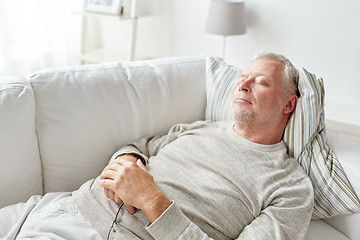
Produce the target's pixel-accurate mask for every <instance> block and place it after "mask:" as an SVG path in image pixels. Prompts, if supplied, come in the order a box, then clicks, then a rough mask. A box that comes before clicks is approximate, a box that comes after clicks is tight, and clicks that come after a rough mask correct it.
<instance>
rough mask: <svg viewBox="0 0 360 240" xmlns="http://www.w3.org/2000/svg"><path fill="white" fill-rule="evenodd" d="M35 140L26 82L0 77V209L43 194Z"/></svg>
mask: <svg viewBox="0 0 360 240" xmlns="http://www.w3.org/2000/svg"><path fill="white" fill-rule="evenodd" d="M37 142H38V141H37V136H36V133H35V103H34V94H33V91H32V88H31V86H30V83H29V82H28V81H27V80H26V79H25V78H23V77H7V78H5V77H4V78H0V166H1V168H0V193H1V198H0V208H1V207H4V206H6V205H9V204H12V203H16V202H20V201H26V200H27V199H28V198H29V197H30V196H31V195H34V194H42V193H43V185H42V176H41V163H40V157H39V148H38V144H37ZM9 183H11V184H9Z"/></svg>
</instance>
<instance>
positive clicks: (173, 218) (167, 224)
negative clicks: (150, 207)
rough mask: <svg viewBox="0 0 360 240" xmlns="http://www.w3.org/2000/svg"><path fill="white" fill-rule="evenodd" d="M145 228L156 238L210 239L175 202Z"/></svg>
mask: <svg viewBox="0 0 360 240" xmlns="http://www.w3.org/2000/svg"><path fill="white" fill-rule="evenodd" d="M146 230H147V231H148V232H149V233H150V234H151V235H152V236H153V237H154V239H157V240H162V239H164V240H167V239H179V240H180V239H183V240H185V239H199V240H201V239H203V240H205V239H212V238H209V237H208V236H207V235H206V234H205V233H204V232H203V231H201V229H200V228H199V227H198V226H196V225H195V224H194V223H192V222H191V221H190V220H189V219H188V218H187V217H186V216H185V215H184V214H183V212H182V211H181V210H180V208H179V207H178V206H177V205H176V203H175V202H172V204H171V205H170V207H168V209H167V210H166V211H165V212H163V214H162V215H161V216H160V217H159V218H158V219H156V221H155V222H153V223H152V224H151V225H148V226H147V227H146Z"/></svg>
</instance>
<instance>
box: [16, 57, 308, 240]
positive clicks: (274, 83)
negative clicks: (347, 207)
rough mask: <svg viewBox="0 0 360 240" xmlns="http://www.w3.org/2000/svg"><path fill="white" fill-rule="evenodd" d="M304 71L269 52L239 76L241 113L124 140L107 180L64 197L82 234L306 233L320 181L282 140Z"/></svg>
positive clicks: (237, 94) (265, 236)
mask: <svg viewBox="0 0 360 240" xmlns="http://www.w3.org/2000/svg"><path fill="white" fill-rule="evenodd" d="M297 79H298V72H297V70H296V69H295V68H294V67H293V65H292V64H291V63H290V62H289V61H288V60H287V59H286V58H285V57H283V56H281V55H277V54H273V53H266V54H260V55H258V56H256V57H255V58H254V59H253V61H252V62H251V64H250V65H249V66H248V67H247V68H246V69H245V70H244V71H243V72H242V73H241V75H240V77H239V79H238V80H239V83H238V87H237V89H236V91H235V92H234V96H233V102H232V108H233V113H234V119H235V121H224V122H210V121H198V122H195V123H192V124H178V125H175V126H174V127H172V128H171V129H170V131H169V132H168V133H167V134H166V135H164V136H157V137H145V138H142V139H140V140H138V141H136V142H134V143H132V144H129V145H128V146H125V147H123V148H121V149H120V150H119V151H118V152H116V153H115V154H114V157H113V158H112V160H111V161H110V162H109V164H108V166H106V167H105V168H104V170H103V172H102V173H101V175H100V176H99V177H98V178H96V179H93V180H90V181H88V182H86V183H85V184H83V185H82V186H81V187H80V189H79V190H77V191H75V192H73V193H72V194H71V195H67V196H65V197H64V198H63V199H60V200H59V201H58V202H60V203H61V202H62V203H64V202H69V201H73V202H76V205H75V204H73V205H75V207H77V208H78V209H79V210H80V213H81V214H80V216H76V217H73V220H72V224H73V226H77V227H78V228H77V229H80V230H78V234H80V235H78V236H83V237H84V238H86V239H90V238H92V239H97V238H107V239H264V240H265V239H266V240H267V239H286V240H288V239H303V238H304V236H305V233H306V231H307V228H308V225H309V223H310V219H311V213H312V207H313V189H312V185H311V182H310V180H309V178H308V177H307V176H306V174H305V173H304V171H303V170H302V168H301V167H300V166H299V165H298V164H297V162H296V160H295V159H293V158H291V157H289V156H288V155H287V149H286V147H285V145H284V143H283V142H282V141H281V139H282V135H283V132H284V129H285V126H286V124H287V121H288V119H289V116H290V114H291V112H292V111H293V110H294V109H295V106H296V103H297ZM145 165H146V167H145ZM69 199H70V200H69ZM75 207H74V206H73V208H75ZM65 212H66V210H65ZM80 218H81V219H80ZM82 218H84V219H82ZM51 221H52V220H51V218H50V221H49V224H51ZM55 223H56V222H53V223H52V225H58V224H55ZM34 224H35V223H34ZM34 224H33V225H34ZM25 225H26V224H25ZM81 226H83V227H82V228H81ZM30 227H31V224H30V225H29V224H28V225H27V228H28V229H29V228H30ZM87 227H90V228H91V229H92V230H91V231H89V230H86V231H85V230H84V231H83V230H82V229H85V228H87ZM94 229H95V230H94ZM81 231H83V232H81ZM20 233H21V232H20ZM20 235H21V234H20ZM23 236H26V234H25V233H24V232H23Z"/></svg>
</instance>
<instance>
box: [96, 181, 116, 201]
mask: <svg viewBox="0 0 360 240" xmlns="http://www.w3.org/2000/svg"><path fill="white" fill-rule="evenodd" d="M99 184H100V187H103V188H104V189H108V190H109V191H111V189H112V188H113V180H110V179H102V180H100V183H99ZM109 193H110V192H109ZM109 197H110V195H109Z"/></svg>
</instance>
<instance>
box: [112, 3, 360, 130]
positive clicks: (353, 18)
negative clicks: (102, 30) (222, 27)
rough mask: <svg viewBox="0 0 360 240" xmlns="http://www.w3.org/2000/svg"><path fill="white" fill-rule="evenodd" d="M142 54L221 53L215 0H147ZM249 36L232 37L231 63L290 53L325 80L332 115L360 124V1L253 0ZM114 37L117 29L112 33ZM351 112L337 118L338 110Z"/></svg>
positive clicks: (229, 45) (141, 27) (229, 43)
mask: <svg viewBox="0 0 360 240" xmlns="http://www.w3.org/2000/svg"><path fill="white" fill-rule="evenodd" d="M147 3H148V10H149V12H150V13H151V15H152V16H151V17H148V18H147V19H140V20H139V29H138V30H139V35H138V49H137V51H138V52H145V53H146V54H147V55H150V56H151V57H153V58H156V57H165V56H182V55H194V54H195V55H196V54H211V55H218V56H220V55H221V50H222V38H221V37H220V36H216V35H210V34H207V33H205V32H204V26H205V21H206V16H207V11H208V7H209V3H210V0H147ZM245 5H246V12H247V17H246V19H247V34H245V35H240V36H230V37H228V39H227V49H226V59H225V60H226V61H228V62H229V63H230V64H234V65H237V66H240V67H244V66H246V65H247V64H248V62H249V60H250V59H251V57H252V56H253V55H254V54H255V53H258V52H261V51H273V52H278V53H281V54H284V55H285V56H287V57H288V58H289V59H290V60H292V62H293V63H294V64H295V65H296V66H297V67H305V68H307V69H308V70H309V71H311V72H313V73H315V74H316V75H317V76H322V77H323V78H324V83H325V88H326V101H327V106H329V107H328V110H327V111H328V112H327V116H328V117H329V116H330V117H331V118H332V119H334V120H342V121H347V122H351V123H357V124H360V113H356V112H354V111H356V109H357V108H359V109H360V94H358V91H359V89H360V81H359V80H358V74H357V69H358V65H359V64H360V60H359V56H360V27H359V25H360V14H359V12H360V1H358V0H342V1H328V0H291V1H289V0H272V1H269V0H248V1H245ZM111 34H113V35H114V31H112V33H111ZM343 105H345V106H346V109H347V111H345V114H342V116H338V112H337V111H336V109H337V108H339V107H341V106H343Z"/></svg>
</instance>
